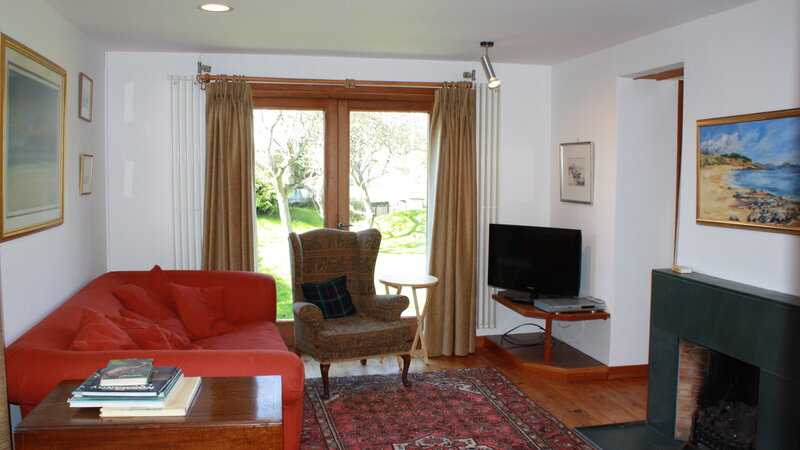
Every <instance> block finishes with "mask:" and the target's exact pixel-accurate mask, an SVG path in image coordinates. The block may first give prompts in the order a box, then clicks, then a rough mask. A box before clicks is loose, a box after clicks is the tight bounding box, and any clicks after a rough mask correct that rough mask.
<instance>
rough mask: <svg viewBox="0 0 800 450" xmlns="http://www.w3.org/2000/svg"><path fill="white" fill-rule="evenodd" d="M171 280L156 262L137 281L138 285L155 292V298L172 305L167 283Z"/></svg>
mask: <svg viewBox="0 0 800 450" xmlns="http://www.w3.org/2000/svg"><path fill="white" fill-rule="evenodd" d="M170 283H172V280H170V279H169V277H167V274H166V273H165V272H164V271H163V270H161V266H159V265H158V264H156V265H155V266H153V268H152V269H150V272H149V273H148V274H147V276H146V277H145V278H144V279H143V280H141V281H139V282H138V283H137V284H138V285H139V286H142V287H145V288H147V289H149V290H150V291H151V292H152V293H154V294H156V298H157V299H158V300H160V301H161V302H162V303H164V304H165V305H172V304H173V302H172V297H171V295H170V292H169V284H170Z"/></svg>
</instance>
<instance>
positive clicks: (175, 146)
mask: <svg viewBox="0 0 800 450" xmlns="http://www.w3.org/2000/svg"><path fill="white" fill-rule="evenodd" d="M169 79H170V82H171V85H172V210H173V239H174V255H175V269H179V270H197V269H200V265H201V262H202V259H201V258H202V251H203V196H204V190H205V182H204V179H205V153H206V152H205V95H204V94H203V92H202V91H201V90H200V86H199V85H198V83H197V80H196V79H195V77H189V76H171V77H169Z"/></svg>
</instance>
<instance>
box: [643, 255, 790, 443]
mask: <svg viewBox="0 0 800 450" xmlns="http://www.w3.org/2000/svg"><path fill="white" fill-rule="evenodd" d="M652 281H653V284H652V305H651V306H652V307H651V319H650V367H649V382H648V404H647V422H648V424H649V425H651V426H653V427H655V428H656V429H657V430H658V431H659V432H661V433H663V434H665V435H667V436H673V434H674V430H675V411H676V402H677V400H676V393H677V385H678V341H679V339H681V338H682V339H686V340H689V341H692V342H694V343H697V344H699V345H702V346H704V347H707V348H709V349H712V350H715V351H717V352H720V353H723V354H726V355H728V356H730V357H733V358H736V359H739V360H741V361H744V362H746V363H749V364H752V365H753V366H756V367H758V368H759V369H760V373H759V387H758V425H757V441H756V447H757V448H763V449H798V448H800V426H798V423H799V422H798V419H797V417H798V414H800V413H798V411H799V410H800V297H797V296H794V295H788V294H783V293H780V292H775V291H769V290H766V289H760V288H756V287H753V286H748V285H745V284H741V283H735V282H732V281H727V280H722V279H719V278H714V277H710V276H707V275H702V274H696V273H693V274H684V275H681V274H676V273H674V272H672V271H671V270H669V269H659V270H654V271H653V279H652Z"/></svg>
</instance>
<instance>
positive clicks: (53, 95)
mask: <svg viewBox="0 0 800 450" xmlns="http://www.w3.org/2000/svg"><path fill="white" fill-rule="evenodd" d="M0 45H2V48H3V50H4V51H3V54H4V60H3V71H2V80H0V81H1V82H0V85H2V86H3V89H2V92H0V103H1V104H2V105H3V111H2V112H3V114H2V117H3V124H2V128H0V133H1V134H2V142H3V146H2V158H0V171H1V173H2V177H1V178H2V180H3V181H2V185H1V186H0V193H2V197H0V200H1V201H0V203H2V215H1V216H0V239H2V240H6V239H11V238H15V237H20V236H24V235H26V234H30V233H33V232H36V231H40V230H43V229H46V228H50V227H53V226H57V225H60V224H61V223H63V221H64V211H63V202H64V197H63V188H64V184H63V183H64V129H65V128H64V105H65V100H66V94H65V92H66V91H65V85H66V72H65V71H64V69H62V68H61V67H59V66H57V65H55V64H54V63H52V62H51V61H49V60H47V59H45V58H44V57H42V56H41V55H39V54H38V53H36V52H34V51H33V50H31V49H29V48H27V47H25V46H24V45H22V44H20V43H19V42H17V41H14V40H13V39H11V38H9V37H8V36H5V35H0Z"/></svg>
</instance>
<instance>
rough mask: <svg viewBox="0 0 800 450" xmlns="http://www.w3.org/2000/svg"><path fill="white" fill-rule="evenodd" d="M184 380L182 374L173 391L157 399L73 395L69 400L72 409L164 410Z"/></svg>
mask: <svg viewBox="0 0 800 450" xmlns="http://www.w3.org/2000/svg"><path fill="white" fill-rule="evenodd" d="M182 379H183V374H182V373H181V374H180V375H179V376H178V377H177V379H176V380H175V381H174V383H173V384H172V387H173V388H171V389H169V390H168V391H165V392H164V393H163V394H161V395H158V396H156V397H128V396H110V397H91V396H89V397H86V396H78V395H73V396H72V397H70V398H69V400H68V401H69V406H70V408H97V407H100V408H102V407H104V406H116V407H127V408H133V407H135V408H163V407H164V404H165V403H166V402H167V401H169V399H171V398H172V397H174V396H175V394H176V392H177V391H178V389H174V386H177V385H178V384H179V383H180V381H181V380H182Z"/></svg>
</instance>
